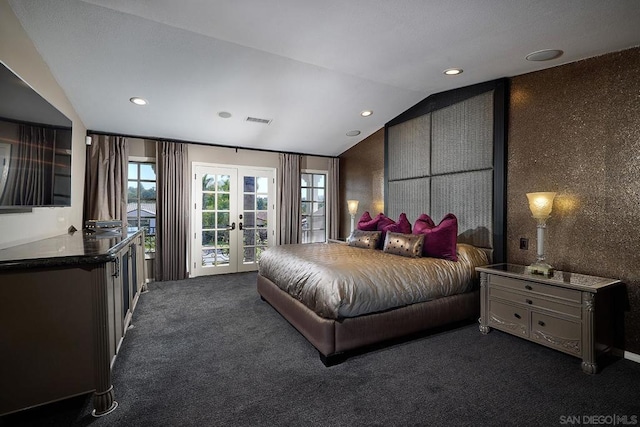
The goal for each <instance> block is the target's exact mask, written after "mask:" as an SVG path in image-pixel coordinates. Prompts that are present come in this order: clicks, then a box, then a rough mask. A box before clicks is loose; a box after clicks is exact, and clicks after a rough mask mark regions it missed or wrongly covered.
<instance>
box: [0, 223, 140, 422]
mask: <svg viewBox="0 0 640 427" xmlns="http://www.w3.org/2000/svg"><path fill="white" fill-rule="evenodd" d="M144 283H145V273H144V234H143V231H142V230H140V231H136V232H132V233H128V234H120V233H117V234H112V233H104V234H87V233H84V232H81V231H76V232H74V233H69V234H64V235H61V236H56V237H52V238H49V239H43V240H39V241H36V242H33V243H28V244H24V245H19V246H14V247H11V248H7V249H3V250H0V326H1V327H0V378H1V380H0V415H3V414H8V413H11V412H15V411H19V410H21V409H26V408H30V407H33V406H37V405H41V404H45V403H49V402H54V401H57V400H60V399H64V398H67V397H72V396H77V395H81V394H85V393H90V392H93V406H94V411H93V414H94V415H95V416H101V415H106V414H108V413H109V412H111V411H112V410H114V409H115V408H116V407H117V405H118V404H117V402H116V401H115V399H114V391H113V386H112V384H111V368H112V366H113V364H114V362H115V359H116V355H117V354H118V350H119V348H120V345H121V343H122V340H123V338H124V336H125V334H126V332H127V328H128V327H129V324H130V322H131V316H132V313H133V310H134V308H135V305H136V302H137V301H138V296H139V295H140V291H141V289H142V287H143V285H144Z"/></svg>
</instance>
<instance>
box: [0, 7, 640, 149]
mask: <svg viewBox="0 0 640 427" xmlns="http://www.w3.org/2000/svg"><path fill="white" fill-rule="evenodd" d="M10 4H11V6H12V8H13V10H14V11H15V13H16V15H17V16H18V18H19V19H20V21H21V23H22V25H23V27H24V28H25V30H26V32H27V33H28V34H29V36H30V37H31V39H32V40H33V42H34V44H35V46H36V48H37V49H38V51H39V52H40V53H41V55H42V57H43V58H44V60H45V61H46V62H47V64H48V65H49V67H50V69H51V72H52V73H53V75H54V77H55V78H56V79H57V81H58V82H59V84H60V86H61V87H62V88H63V89H64V91H65V92H66V94H67V96H68V98H69V100H70V101H71V103H72V104H73V106H74V108H75V110H76V111H77V113H78V114H79V115H80V117H81V119H82V121H83V123H84V125H85V126H86V127H87V128H89V129H92V130H96V131H106V132H111V133H120V134H128V135H140V136H151V137H163V138H168V139H180V140H186V141H195V142H205V143H211V144H222V145H230V146H239V147H252V148H260V149H267V150H277V151H293V152H304V153H312V154H322V155H338V154H340V153H342V152H343V151H345V150H346V149H348V148H349V147H351V146H352V145H354V144H356V143H357V142H359V141H360V140H362V139H364V138H366V137H367V136H369V135H371V134H372V133H373V132H375V131H376V130H378V129H380V128H381V127H383V126H384V124H385V123H386V122H387V121H389V120H391V119H392V118H394V117H395V116H397V115H398V114H400V113H402V112H403V111H405V110H406V109H407V108H409V107H411V106H412V105H414V104H415V103H417V102H418V101H420V100H422V99H424V98H426V97H427V96H429V95H431V94H433V93H438V92H442V91H445V90H448V89H453V88H457V87H462V86H467V85H471V84H474V83H480V82H484V81H488V80H492V79H496V78H500V77H510V76H515V75H519V74H523V73H528V72H531V71H535V70H539V69H542V68H548V67H553V66H557V65H560V64H563V63H567V62H573V61H576V60H579V59H583V58H588V57H592V56H596V55H600V54H603V53H606V52H611V51H617V50H622V49H626V48H629V47H633V46H638V45H640V1H638V0H611V1H602V0H536V1H530V0H483V1H478V0H396V1H391V0H321V1H317V0H313V1H311V0H181V1H175V0H138V1H131V0H86V1H80V0H56V1H41V0H10ZM549 48H555V49H562V50H563V51H564V52H565V54H564V55H563V56H562V57H560V58H559V59H556V60H553V61H549V62H539V63H535V62H528V61H526V60H525V59H524V57H525V55H526V54H528V53H530V52H532V51H536V50H540V49H549ZM0 59H1V58H0ZM450 67H460V68H463V69H464V73H462V74H461V75H459V76H456V77H445V76H444V75H443V74H442V71H443V70H444V69H446V68H450ZM132 96H140V97H143V98H145V99H147V100H148V101H149V105H147V106H145V107H138V106H135V105H133V104H131V103H130V102H129V98H131V97H132ZM365 109H371V110H373V111H374V114H373V115H372V116H370V117H367V118H363V117H361V116H360V112H361V111H362V110H365ZM221 111H227V112H230V113H231V114H232V117H231V118H229V119H222V118H220V117H218V115H217V114H218V112H221ZM248 116H251V117H258V118H264V119H271V120H273V121H272V122H271V124H269V125H263V124H256V123H250V122H246V118H247V117H248ZM351 130H360V131H361V132H362V133H361V134H360V135H359V136H358V137H347V136H346V135H345V134H346V132H348V131H351Z"/></svg>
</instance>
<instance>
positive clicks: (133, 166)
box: [127, 161, 156, 253]
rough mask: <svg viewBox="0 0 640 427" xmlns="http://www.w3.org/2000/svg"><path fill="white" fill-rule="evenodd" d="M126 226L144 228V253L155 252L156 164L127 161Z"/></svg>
mask: <svg viewBox="0 0 640 427" xmlns="http://www.w3.org/2000/svg"><path fill="white" fill-rule="evenodd" d="M127 187H128V191H127V225H128V226H129V227H135V228H144V233H145V242H144V249H145V253H155V251H156V164H155V163H151V162H138V161H129V183H128V186H127Z"/></svg>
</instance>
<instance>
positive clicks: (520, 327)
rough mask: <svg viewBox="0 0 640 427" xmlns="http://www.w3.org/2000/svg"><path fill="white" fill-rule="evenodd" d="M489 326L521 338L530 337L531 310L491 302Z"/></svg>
mask: <svg viewBox="0 0 640 427" xmlns="http://www.w3.org/2000/svg"><path fill="white" fill-rule="evenodd" d="M488 320H489V325H490V326H493V327H494V328H496V329H503V330H506V331H508V332H511V333H514V334H516V335H520V336H525V337H528V336H529V310H528V309H527V308H525V307H516V306H515V305H511V304H505V303H502V302H499V301H495V300H489V319H488Z"/></svg>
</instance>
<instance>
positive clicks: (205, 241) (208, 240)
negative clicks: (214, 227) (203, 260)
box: [202, 231, 216, 246]
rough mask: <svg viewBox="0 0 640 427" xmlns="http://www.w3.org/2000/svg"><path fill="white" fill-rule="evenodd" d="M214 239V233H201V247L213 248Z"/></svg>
mask: <svg viewBox="0 0 640 427" xmlns="http://www.w3.org/2000/svg"><path fill="white" fill-rule="evenodd" d="M215 239H216V232H215V231H203V232H202V246H213V243H214V242H215Z"/></svg>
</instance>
